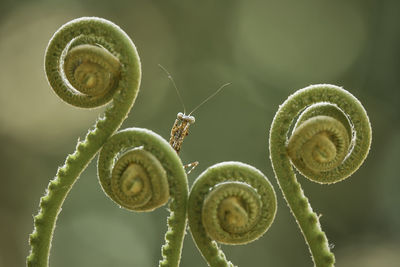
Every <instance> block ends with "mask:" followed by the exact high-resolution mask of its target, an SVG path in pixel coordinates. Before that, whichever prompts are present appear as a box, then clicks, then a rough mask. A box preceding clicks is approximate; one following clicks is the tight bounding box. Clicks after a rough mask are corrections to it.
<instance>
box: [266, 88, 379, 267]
mask: <svg viewBox="0 0 400 267" xmlns="http://www.w3.org/2000/svg"><path fill="white" fill-rule="evenodd" d="M301 112H302V113H301ZM300 113H301V115H300V116H299V117H298V119H297V122H296V124H295V125H294V127H293V132H292V134H291V136H290V138H289V140H288V137H287V136H288V134H289V131H290V127H291V125H292V122H293V120H294V119H295V118H296V116H298V115H299V114H300ZM370 144H371V125H370V123H369V119H368V116H367V113H366V112H365V110H364V108H363V106H362V105H361V103H360V102H359V101H358V100H357V99H356V98H355V97H354V96H353V95H351V94H350V93H348V92H347V91H345V90H344V89H342V88H340V87H337V86H334V85H329V84H320V85H312V86H309V87H306V88H304V89H302V90H299V91H297V92H296V93H294V94H293V95H291V96H290V97H289V98H288V99H287V100H286V101H285V102H284V103H283V104H282V105H281V106H280V108H279V110H278V112H277V113H276V115H275V118H274V120H273V122H272V126H271V131H270V139H269V148H270V157H271V162H272V166H273V169H274V172H275V176H276V178H277V180H278V184H279V186H280V188H281V190H282V192H283V196H284V197H285V199H286V201H287V203H288V204H289V207H290V209H291V211H292V213H293V215H294V217H295V218H296V221H297V223H298V225H299V227H300V229H301V231H302V233H303V235H304V238H305V239H306V242H307V244H308V246H309V249H310V251H311V254H312V257H313V260H314V263H315V265H316V266H321V267H322V266H324V267H325V266H333V264H334V262H335V258H334V255H333V254H332V253H331V252H330V249H329V245H328V240H327V238H326V236H325V233H324V232H323V231H322V230H321V225H320V223H319V217H318V216H317V215H316V214H315V213H314V212H313V210H312V208H311V206H310V204H309V202H308V199H307V198H306V197H305V196H304V193H303V190H302V188H301V186H300V184H299V183H298V182H297V179H296V175H295V173H294V171H293V168H292V164H293V165H294V166H295V167H296V168H297V170H298V171H299V172H300V173H301V174H303V175H304V176H305V177H307V178H308V179H310V180H312V181H314V182H317V183H321V184H331V183H336V182H338V181H341V180H343V179H345V178H347V177H349V176H350V175H351V174H352V173H354V172H355V171H356V170H357V169H358V168H359V167H360V165H361V164H362V163H363V161H364V159H365V158H366V156H367V154H368V151H369V148H370Z"/></svg>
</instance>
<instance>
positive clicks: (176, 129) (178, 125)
mask: <svg viewBox="0 0 400 267" xmlns="http://www.w3.org/2000/svg"><path fill="white" fill-rule="evenodd" d="M159 67H160V68H161V69H162V70H164V71H165V73H166V74H167V75H168V79H170V80H171V82H172V84H173V86H174V88H175V91H176V93H177V95H178V97H179V100H180V102H181V104H182V107H183V113H182V112H179V113H178V114H177V118H176V120H175V123H174V125H173V126H172V129H171V137H170V139H169V144H170V145H171V147H172V148H173V149H174V150H175V151H176V153H178V154H179V151H180V150H181V147H182V143H183V140H184V139H185V137H186V136H187V135H188V134H189V127H190V125H191V124H194V122H195V118H194V116H191V114H192V113H193V112H195V111H196V110H197V109H198V108H199V107H201V106H202V105H203V104H204V103H206V102H207V101H208V100H210V99H211V98H213V97H214V96H215V95H216V94H218V93H219V92H220V91H221V90H222V89H223V88H224V87H225V86H227V85H229V84H230V83H226V84H224V85H222V86H221V87H220V88H218V90H217V91H215V92H214V93H213V94H211V95H210V96H209V97H207V98H206V99H205V100H203V102H201V103H200V104H199V105H197V107H195V108H194V109H193V110H192V111H191V112H190V113H189V115H186V114H185V113H186V109H185V105H184V104H183V101H182V97H181V94H180V93H179V90H178V88H177V87H176V84H175V81H174V79H173V78H172V76H171V74H169V72H168V71H167V70H166V69H165V68H164V67H163V66H161V65H159ZM198 164H199V162H198V161H195V162H193V163H190V164H186V165H185V166H184V168H185V169H186V168H191V169H190V170H189V171H188V172H187V174H189V173H190V172H191V171H192V170H193V169H194V168H195V167H196V166H197V165H198Z"/></svg>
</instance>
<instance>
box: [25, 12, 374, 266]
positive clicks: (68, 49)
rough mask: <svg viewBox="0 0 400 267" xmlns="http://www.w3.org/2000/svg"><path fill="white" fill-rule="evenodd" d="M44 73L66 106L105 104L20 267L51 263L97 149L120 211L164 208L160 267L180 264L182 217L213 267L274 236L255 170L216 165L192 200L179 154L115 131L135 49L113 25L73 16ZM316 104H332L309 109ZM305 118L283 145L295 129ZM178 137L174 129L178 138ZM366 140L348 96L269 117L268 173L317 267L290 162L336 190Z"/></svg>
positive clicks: (315, 91) (310, 220) (314, 241)
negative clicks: (68, 203)
mask: <svg viewBox="0 0 400 267" xmlns="http://www.w3.org/2000/svg"><path fill="white" fill-rule="evenodd" d="M45 70H46V74H47V78H48V80H49V83H50V85H51V87H52V88H53V90H54V91H55V92H56V94H57V95H58V96H60V97H61V98H62V99H63V100H64V101H65V102H67V103H69V104H71V105H74V106H77V107H82V108H92V107H98V106H101V105H105V104H108V105H107V108H106V111H105V113H104V115H103V116H101V117H100V118H99V119H98V121H97V122H96V124H95V126H94V129H93V130H89V132H88V133H87V135H86V138H85V140H83V141H79V142H78V144H77V147H76V150H75V152H74V153H73V154H71V155H68V157H67V158H66V161H65V164H64V166H62V167H60V168H59V169H58V172H57V175H56V177H55V178H54V179H53V180H51V181H50V183H49V185H48V187H47V190H46V194H45V195H44V196H43V197H42V198H41V200H40V210H39V213H38V215H36V216H35V218H34V232H33V233H32V234H31V235H30V244H31V252H30V255H29V256H28V258H27V264H28V266H31V267H44V266H48V260H49V253H50V245H51V240H52V236H53V232H54V228H55V223H56V220H57V216H58V214H59V212H60V210H61V206H62V204H63V202H64V200H65V198H66V197H67V195H68V193H69V191H70V190H71V188H72V186H73V184H74V183H75V181H76V180H77V179H78V177H79V176H80V174H81V173H82V172H83V170H84V169H85V168H86V167H87V165H88V164H89V162H90V161H91V160H92V159H93V158H94V157H95V155H96V154H97V153H98V152H99V151H100V155H99V159H98V176H99V180H100V184H101V186H102V188H103V190H104V192H105V193H106V194H107V195H108V196H109V197H110V198H111V199H112V200H113V201H114V202H116V203H117V204H118V205H119V206H122V207H124V208H126V209H129V210H132V211H152V210H154V209H155V208H157V207H160V206H162V205H164V204H166V203H168V202H169V210H170V211H171V214H170V216H169V218H168V231H167V233H166V235H165V242H166V243H165V245H164V246H163V247H162V254H163V259H162V260H161V261H160V266H178V265H179V262H180V257H181V250H182V245H183V237H184V234H185V229H186V224H187V219H189V225H190V231H191V233H192V236H193V238H194V240H195V242H196V245H197V246H198V248H199V250H200V251H201V253H202V255H203V257H204V258H205V260H206V261H207V262H208V264H209V265H211V266H233V264H232V263H231V262H229V261H227V260H226V258H225V255H224V253H223V252H222V251H221V250H220V249H219V248H218V244H217V243H216V242H220V243H223V244H246V243H249V242H251V241H253V240H255V239H257V238H259V237H260V236H261V235H263V234H264V233H265V232H266V231H267V229H268V228H269V227H270V225H271V224H272V222H273V219H274V217H275V214H276V196H275V192H274V189H273V187H272V186H271V184H270V182H269V181H268V179H267V178H266V177H265V176H264V175H263V174H262V173H261V172H260V171H259V170H257V169H256V168H254V167H252V166H249V165H246V164H244V163H240V162H223V163H219V164H216V165H214V166H211V167H209V168H208V169H206V170H205V171H204V172H203V173H202V174H201V175H200V176H199V177H198V178H197V179H196V181H195V182H194V184H193V186H192V188H191V190H190V194H189V188H188V182H187V176H186V173H185V170H184V167H183V165H182V162H181V160H180V158H179V157H178V154H177V151H178V150H177V151H176V150H174V149H173V148H172V147H171V146H170V144H169V143H168V142H167V141H165V140H164V139H163V138H162V137H160V136H159V135H157V134H156V133H154V132H152V131H150V130H147V129H139V128H128V129H124V130H121V131H119V132H117V130H118V129H119V127H120V126H121V124H122V122H123V121H124V119H125V118H126V117H127V114H128V113H129V111H130V109H131V107H132V106H133V103H134V101H135V98H136V96H137V93H138V90H139V85H140V79H141V67H140V60H139V56H138V54H137V51H136V48H135V46H134V44H133V43H132V41H131V40H130V39H129V37H128V36H127V35H126V34H125V33H124V32H123V31H122V30H121V29H120V28H119V27H118V26H116V25H114V24H113V23H111V22H109V21H106V20H104V19H100V18H80V19H76V20H73V21H71V22H69V23H67V24H65V25H63V26H62V27H61V28H60V29H59V30H58V31H57V32H56V33H55V34H54V36H53V37H52V39H51V40H50V43H49V45H48V47H47V50H46V57H45ZM321 101H322V102H329V103H330V104H328V103H324V104H318V105H312V104H314V103H317V102H321ZM110 102H111V103H110ZM308 106H310V107H308ZM306 107H307V108H306ZM303 110H304V112H303V113H302V115H301V116H300V117H299V119H298V122H297V123H296V125H295V126H294V131H293V134H292V137H291V138H290V139H289V142H288V143H287V140H286V139H287V134H288V131H289V130H290V126H291V123H292V121H293V119H294V118H295V117H296V116H297V115H298V114H299V113H300V112H301V111H303ZM336 127H338V128H336ZM185 133H186V132H185ZM304 136H305V137H304ZM183 137H184V134H183V132H182V133H181V135H180V136H179V138H182V140H183ZM370 142H371V129H370V125H369V121H368V117H367V116H366V113H365V110H364V109H363V107H362V106H361V104H360V103H359V102H358V100H357V99H355V98H354V97H353V96H352V95H350V94H349V93H348V92H346V91H344V90H343V89H341V88H339V87H336V86H332V85H317V86H311V87H308V88H305V89H303V90H300V91H298V92H296V93H295V94H294V95H293V96H291V97H289V99H288V100H287V101H286V102H285V103H284V104H283V105H282V106H281V107H280V109H279V111H278V113H277V115H276V117H275V119H274V122H273V124H272V128H271V136H270V151H271V153H270V154H271V160H272V164H273V167H274V171H275V174H276V176H277V178H278V183H279V185H280V187H281V189H282V191H283V194H284V197H285V199H286V200H287V201H288V203H289V205H290V207H291V209H292V212H293V214H294V215H295V217H296V220H297V221H298V223H299V225H300V227H301V229H302V232H303V234H304V236H305V238H306V241H307V243H308V244H309V247H310V250H311V252H312V255H313V257H314V261H315V264H316V265H317V266H330V265H333V262H334V257H333V254H331V253H330V251H329V247H328V244H327V239H326V237H325V234H324V233H323V232H322V230H321V229H320V225H319V221H318V217H317V216H316V214H315V213H313V212H312V209H311V207H310V205H309V204H308V201H307V199H306V198H305V197H304V195H303V192H302V190H301V187H300V185H299V184H298V183H297V181H296V178H295V175H294V173H293V171H292V167H291V162H290V161H292V163H293V164H294V165H295V166H296V167H297V169H298V170H299V171H300V172H301V173H302V174H304V175H305V176H306V177H308V178H310V179H312V180H315V181H317V182H320V183H334V182H337V181H339V180H342V179H344V178H346V177H348V176H349V175H351V174H352V173H353V172H354V171H355V170H356V169H357V168H358V167H359V166H360V165H361V163H362V162H363V160H364V158H365V156H366V154H367V152H368V150H369V145H370ZM302 154H304V156H302ZM289 157H290V158H289ZM321 165H322V166H321Z"/></svg>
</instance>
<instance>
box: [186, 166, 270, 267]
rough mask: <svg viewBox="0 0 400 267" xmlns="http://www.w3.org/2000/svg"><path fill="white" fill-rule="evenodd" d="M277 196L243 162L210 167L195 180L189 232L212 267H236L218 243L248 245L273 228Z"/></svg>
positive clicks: (190, 206) (254, 171)
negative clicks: (227, 258)
mask: <svg viewBox="0 0 400 267" xmlns="http://www.w3.org/2000/svg"><path fill="white" fill-rule="evenodd" d="M275 213H276V195H275V191H274V189H273V188H272V186H271V184H270V182H269V181H268V179H267V177H265V176H264V174H262V173H261V172H260V171H259V170H257V169H256V168H254V167H252V166H249V165H247V164H244V163H240V162H223V163H219V164H216V165H214V166H211V167H209V168H208V169H207V170H205V171H204V172H203V173H202V174H200V176H199V177H198V178H197V179H196V181H195V182H194V184H193V187H192V189H191V191H190V194H189V203H188V218H189V226H190V232H191V233H192V236H193V239H194V240H195V242H196V245H197V247H198V248H199V250H200V251H201V253H202V255H203V257H204V259H205V260H206V261H207V263H208V264H209V265H210V266H212V267H225V266H233V264H232V263H231V262H229V261H227V260H226V257H225V255H224V253H223V252H222V250H221V249H220V248H219V247H218V244H217V242H220V243H223V244H230V245H235V244H247V243H249V242H252V241H254V240H256V239H258V238H260V237H261V236H262V235H263V234H264V233H265V232H266V231H267V230H268V228H269V227H270V225H271V224H272V222H273V220H274V218H275Z"/></svg>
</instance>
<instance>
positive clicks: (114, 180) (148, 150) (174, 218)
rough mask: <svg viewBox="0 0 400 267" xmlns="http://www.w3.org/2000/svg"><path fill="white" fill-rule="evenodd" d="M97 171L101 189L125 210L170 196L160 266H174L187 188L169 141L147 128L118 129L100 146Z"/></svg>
mask: <svg viewBox="0 0 400 267" xmlns="http://www.w3.org/2000/svg"><path fill="white" fill-rule="evenodd" d="M114 162H115V163H114ZM98 174H99V179H100V183H101V185H102V187H103V190H104V192H105V193H106V194H107V195H108V196H109V197H110V198H111V199H112V200H113V201H115V202H116V203H117V204H118V205H121V206H122V207H124V208H126V209H129V210H134V211H151V210H154V209H155V208H157V207H160V206H162V205H164V204H166V203H167V201H168V199H169V196H171V201H170V204H169V210H170V211H171V215H170V217H169V218H168V231H167V233H166V235H165V240H166V244H165V245H164V246H163V248H162V252H163V260H162V261H161V262H160V266H178V265H179V261H180V258H181V250H182V243H183V237H184V235H185V228H186V221H187V219H186V218H187V216H186V208H187V198H188V191H189V189H188V183H187V177H186V173H185V171H184V169H183V165H182V162H181V160H180V158H179V156H178V154H177V153H176V152H175V150H174V149H173V148H172V147H171V146H170V145H169V143H168V142H167V141H165V140H164V139H163V138H162V137H160V136H159V135H157V134H155V133H154V132H152V131H150V130H146V129H139V128H128V129H124V130H121V131H119V132H118V133H116V134H115V135H113V136H112V137H111V138H110V139H109V140H108V141H107V142H106V143H105V144H104V146H103V148H102V149H101V152H100V156H99V160H98Z"/></svg>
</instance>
